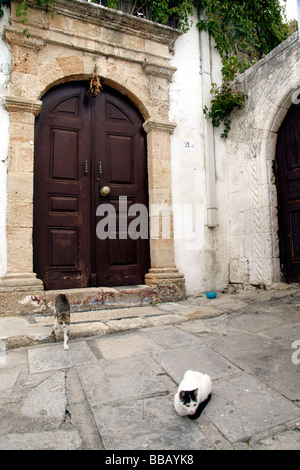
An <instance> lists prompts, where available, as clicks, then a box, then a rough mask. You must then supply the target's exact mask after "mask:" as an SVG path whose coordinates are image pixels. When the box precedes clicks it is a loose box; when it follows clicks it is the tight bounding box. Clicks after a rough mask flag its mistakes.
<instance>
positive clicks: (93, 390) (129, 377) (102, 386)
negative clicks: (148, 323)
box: [78, 357, 168, 406]
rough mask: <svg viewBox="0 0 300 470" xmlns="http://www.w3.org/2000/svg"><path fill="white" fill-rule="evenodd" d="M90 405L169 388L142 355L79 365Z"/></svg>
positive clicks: (164, 390)
mask: <svg viewBox="0 0 300 470" xmlns="http://www.w3.org/2000/svg"><path fill="white" fill-rule="evenodd" d="M78 374H79V377H80V380H81V383H82V386H83V389H84V392H85V395H86V397H87V399H88V401H89V403H90V404H91V405H95V404H97V403H102V406H106V405H107V404H108V403H113V402H119V401H125V400H126V401H127V400H132V399H134V398H135V399H138V398H142V397H150V396H153V395H155V396H158V395H166V394H167V393H168V390H167V388H166V386H165V385H164V383H163V382H162V381H160V380H159V378H158V377H156V375H155V373H154V372H153V371H152V370H151V368H150V366H149V364H148V363H147V362H146V361H145V360H144V359H143V358H142V357H138V358H137V357H133V358H128V359H122V360H120V361H116V362H108V363H103V364H98V365H93V366H90V367H87V366H84V367H79V368H78Z"/></svg>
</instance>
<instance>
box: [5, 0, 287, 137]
mask: <svg viewBox="0 0 300 470" xmlns="http://www.w3.org/2000/svg"><path fill="white" fill-rule="evenodd" d="M12 1H16V2H17V3H18V5H17V8H16V14H17V16H19V17H20V21H21V22H22V23H23V24H26V23H27V10H28V1H27V0H12ZM33 1H34V2H35V3H36V4H37V5H39V6H51V7H55V3H54V2H53V1H52V0H33ZM91 1H92V2H93V3H98V4H102V5H105V6H107V7H109V8H114V9H120V8H121V7H122V1H120V0H103V1H101V0H91ZM123 3H126V4H127V5H128V4H130V10H129V11H130V13H131V14H133V15H137V16H142V15H143V11H144V10H143V9H144V8H145V7H147V8H149V9H150V10H151V13H152V17H153V20H154V21H157V22H158V23H162V24H167V22H168V20H169V19H170V18H176V19H177V22H178V25H179V28H180V29H181V30H182V31H184V32H186V31H188V29H189V28H190V26H191V24H190V15H191V14H192V13H193V11H194V8H196V9H197V11H198V18H199V19H198V23H197V27H198V29H199V30H200V31H208V32H209V34H210V35H211V37H213V38H214V41H215V47H216V48H217V50H218V51H219V53H220V55H221V58H222V65H223V67H222V77H223V81H222V84H221V86H217V85H216V84H215V83H214V84H213V85H212V89H211V94H212V99H211V106H210V109H208V108H207V107H205V108H204V110H203V111H204V114H205V115H206V117H207V118H211V119H212V122H213V125H214V126H216V127H219V126H220V124H221V123H223V124H224V132H223V134H222V136H223V137H225V138H226V137H227V136H228V132H229V130H230V115H231V112H232V111H233V109H234V108H236V107H239V108H240V107H241V106H242V105H243V103H244V101H245V99H246V94H245V93H244V92H243V91H242V90H239V88H238V87H237V86H236V85H235V80H236V77H237V75H238V74H239V73H242V72H244V71H245V70H246V69H247V68H248V67H250V66H251V65H252V64H254V63H255V62H257V61H258V60H259V59H261V58H262V57H263V56H264V55H265V54H267V53H268V52H270V51H271V50H272V49H273V48H274V47H276V46H277V45H278V44H280V43H281V42H282V41H283V40H285V39H286V38H287V37H288V36H289V35H290V34H291V33H292V32H294V30H295V25H294V24H293V25H288V24H287V22H286V21H284V19H283V15H282V13H283V9H282V7H281V5H280V2H279V0H126V1H125V0H124V2H123ZM9 4H10V1H9V0H0V17H1V16H2V15H3V11H2V9H1V6H2V5H9ZM1 12H2V14H1ZM24 33H25V34H26V35H28V36H29V33H28V30H27V29H24Z"/></svg>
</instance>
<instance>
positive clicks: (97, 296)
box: [44, 285, 153, 314]
mask: <svg viewBox="0 0 300 470" xmlns="http://www.w3.org/2000/svg"><path fill="white" fill-rule="evenodd" d="M61 292H63V293H64V294H65V295H66V296H67V298H68V301H69V303H70V306H71V312H87V311H92V310H101V309H107V308H125V307H142V306H146V305H150V304H151V303H152V294H153V292H152V288H151V287H150V286H147V285H137V286H121V287H87V288H84V289H67V290H49V291H45V293H44V296H45V302H46V313H49V314H53V313H54V304H55V298H56V296H57V295H58V294H59V293H61Z"/></svg>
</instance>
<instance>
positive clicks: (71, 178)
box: [33, 82, 150, 289]
mask: <svg viewBox="0 0 300 470" xmlns="http://www.w3.org/2000/svg"><path fill="white" fill-rule="evenodd" d="M88 87H89V84H88V82H72V83H67V84H64V85H60V86H57V87H55V88H53V89H51V90H50V91H49V92H48V93H47V94H46V95H45V96H44V98H43V106H42V111H41V113H40V115H39V116H38V117H37V119H36V126H35V157H34V161H35V167H34V230H33V247H34V248H33V251H34V271H35V272H36V273H37V276H38V277H39V278H40V279H42V280H43V282H44V286H45V288H46V289H70V288H82V287H89V286H121V285H136V284H141V283H143V282H144V275H145V274H146V272H147V271H148V269H149V265H150V261H149V258H150V256H149V241H148V237H147V238H146V237H143V238H141V237H139V238H137V239H133V238H131V237H129V236H128V234H127V236H126V234H124V233H122V234H121V233H120V230H119V227H120V226H121V227H122V230H123V231H124V226H125V225H124V223H123V222H124V220H126V221H127V224H129V223H130V220H131V219H132V217H131V219H130V217H128V216H127V210H128V208H129V207H130V206H132V205H133V204H143V205H144V206H145V207H148V191H147V187H148V184H147V161H146V138H145V133H144V130H143V127H142V123H143V119H142V117H141V115H140V114H139V112H138V111H137V109H136V108H135V107H134V106H133V105H132V103H131V102H130V101H128V100H127V99H126V98H125V97H124V96H123V95H120V94H118V93H117V92H115V91H113V90H112V89H109V88H105V89H104V91H103V92H102V93H101V94H99V95H98V96H97V97H91V96H89V95H88V94H87V90H88ZM103 186H107V187H109V189H110V194H109V195H107V196H102V195H101V194H100V189H101V188H102V187H103ZM120 196H122V201H123V202H122V206H120V204H119V201H120V199H119V197H120ZM103 204H106V205H109V207H110V208H112V210H110V211H109V210H108V211H107V212H106V211H104V210H103V211H101V210H100V212H101V213H102V219H101V217H97V215H96V212H97V208H98V207H99V205H103ZM125 204H126V205H125ZM102 207H104V208H105V207H108V206H102ZM120 207H121V208H122V209H121V211H120V210H119V208H120ZM108 213H110V216H111V217H112V216H114V213H115V221H116V223H115V233H114V234H111V233H110V234H109V235H107V237H106V238H105V236H104V237H103V236H102V237H101V238H99V237H98V236H97V234H96V227H97V224H98V223H99V222H100V221H101V220H102V222H105V220H108ZM122 217H123V219H122ZM105 218H106V219H105ZM122 220H123V222H122V223H121V224H120V221H122ZM125 224H126V222H125ZM103 225H105V224H103ZM109 226H110V225H109V224H108V225H107V227H109ZM143 233H145V230H144V232H143Z"/></svg>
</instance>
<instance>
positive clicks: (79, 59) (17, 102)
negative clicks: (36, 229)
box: [0, 0, 185, 300]
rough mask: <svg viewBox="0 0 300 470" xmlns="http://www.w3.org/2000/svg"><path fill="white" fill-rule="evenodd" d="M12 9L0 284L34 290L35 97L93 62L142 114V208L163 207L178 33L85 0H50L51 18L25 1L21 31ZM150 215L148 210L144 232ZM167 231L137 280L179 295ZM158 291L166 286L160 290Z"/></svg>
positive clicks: (37, 286) (89, 69)
mask: <svg viewBox="0 0 300 470" xmlns="http://www.w3.org/2000/svg"><path fill="white" fill-rule="evenodd" d="M14 8H15V5H14V4H13V5H12V14H11V25H10V26H9V27H7V28H6V29H5V40H6V42H7V43H8V44H9V46H10V50H11V53H12V71H11V82H10V83H9V86H8V87H7V93H6V96H5V98H4V105H5V107H6V109H7V111H8V112H9V118H10V143H9V151H8V158H7V162H8V163H7V165H8V167H7V272H6V274H5V275H4V276H2V278H0V291H1V292H2V293H3V294H4V293H5V292H6V293H12V292H18V291H20V292H24V291H26V292H27V293H29V294H34V293H36V292H41V291H43V289H44V288H43V283H42V281H41V280H40V279H37V277H36V274H35V273H34V272H33V263H32V258H33V247H32V230H33V216H32V214H33V178H34V124H35V118H36V116H37V115H38V114H39V112H40V111H41V106H42V101H41V97H42V96H43V95H44V93H46V91H47V90H49V89H50V88H51V87H53V86H55V85H57V84H59V83H65V82H68V81H73V80H87V79H90V78H91V76H92V73H93V71H94V67H95V66H96V67H97V72H98V73H99V75H100V76H101V78H102V80H103V83H104V84H107V85H108V86H110V87H112V88H115V89H116V90H118V91H119V92H121V93H122V94H124V95H125V96H127V97H128V98H129V99H130V100H131V101H132V102H133V103H134V104H135V106H136V107H137V108H138V109H139V110H140V112H141V114H142V116H143V117H144V119H145V122H144V125H143V126H144V129H145V131H146V133H147V157H148V189H149V207H151V204H158V205H160V204H162V205H165V204H168V205H169V206H170V207H171V204H172V188H171V166H170V135H171V134H172V133H173V131H174V129H175V127H176V123H174V122H170V121H169V119H168V107H169V105H168V100H169V97H168V94H169V85H170V83H171V80H172V76H173V74H174V72H175V70H176V69H175V68H174V67H172V66H170V64H169V60H170V51H171V50H172V48H173V45H174V41H175V40H176V38H177V37H178V35H179V33H178V31H174V30H172V29H171V28H169V27H165V26H161V25H157V24H154V23H151V22H149V21H146V20H140V19H139V18H135V17H132V16H130V15H127V14H124V13H121V12H118V11H112V10H109V9H106V8H103V7H102V8H97V6H95V5H93V4H89V3H81V2H77V1H76V0H58V1H57V2H56V12H55V15H54V18H51V14H50V12H47V10H45V9H44V8H37V7H33V6H32V9H31V10H30V12H29V18H30V22H29V24H28V28H29V30H30V31H31V36H30V37H29V38H26V37H25V36H24V34H23V33H22V29H23V25H21V24H20V22H19V21H18V19H17V18H16V16H15V11H14ZM91 8H92V10H91ZM89 15H90V16H89ZM82 17H84V18H85V19H84V21H83V20H82V19H81V18H82ZM89 21H90V24H89V25H88V26H87V22H89ZM71 27H72V29H71ZM116 29H117V30H118V32H116ZM71 31H72V34H71ZM87 34H88V35H89V36H87ZM107 38H111V41H108V40H107ZM156 218H157V215H155V214H151V211H150V232H151V227H152V226H153V224H155V223H157V220H156ZM172 237H173V236H172V230H171V235H170V238H168V239H162V238H154V239H150V256H151V269H150V270H149V273H148V274H147V275H146V278H145V282H146V283H147V284H148V285H150V286H152V287H156V288H157V292H161V300H175V299H178V298H182V297H183V296H184V295H185V288H184V276H183V275H182V274H181V273H179V272H178V270H177V268H176V266H175V262H174V242H173V238H172ZM164 292H168V294H167V296H165V297H164V294H163V293H164ZM158 298H159V299H160V295H158Z"/></svg>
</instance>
